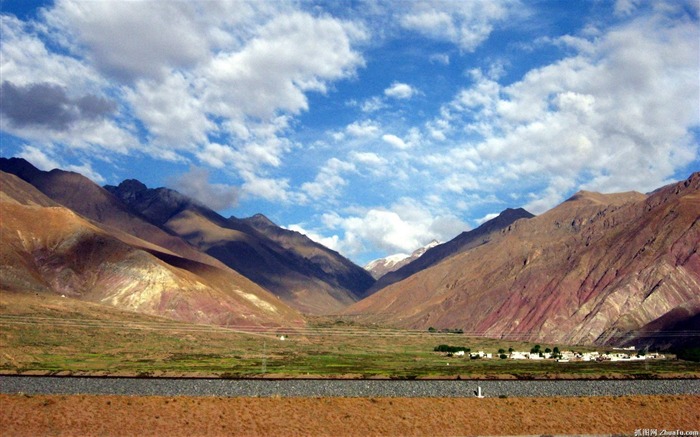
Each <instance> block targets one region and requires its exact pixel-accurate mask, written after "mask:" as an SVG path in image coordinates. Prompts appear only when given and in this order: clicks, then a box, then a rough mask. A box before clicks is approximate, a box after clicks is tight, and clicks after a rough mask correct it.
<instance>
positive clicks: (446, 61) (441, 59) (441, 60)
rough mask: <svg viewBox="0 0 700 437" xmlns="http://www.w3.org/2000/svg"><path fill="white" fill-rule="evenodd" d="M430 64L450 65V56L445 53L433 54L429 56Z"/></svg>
mask: <svg viewBox="0 0 700 437" xmlns="http://www.w3.org/2000/svg"><path fill="white" fill-rule="evenodd" d="M430 62H433V63H436V64H442V65H450V55H448V54H447V53H434V54H432V55H430Z"/></svg>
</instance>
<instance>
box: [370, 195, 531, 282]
mask: <svg viewBox="0 0 700 437" xmlns="http://www.w3.org/2000/svg"><path fill="white" fill-rule="evenodd" d="M532 217H534V216H533V215H532V214H530V213H529V212H527V211H525V210H524V209H522V208H517V209H511V208H508V209H506V210H504V211H503V212H501V213H500V214H499V215H498V216H497V217H495V218H493V219H491V220H489V221H487V222H485V223H483V224H482V225H481V226H479V227H478V228H476V229H473V230H471V231H465V232H462V233H461V234H459V235H458V236H456V237H455V238H453V239H452V240H450V241H448V242H446V243H443V244H438V245H436V246H434V247H431V248H428V250H426V251H425V253H424V254H423V255H421V256H420V257H417V258H415V259H413V260H411V261H410V262H409V263H406V264H405V265H403V266H400V267H399V268H397V269H394V270H393V271H390V272H388V273H386V274H385V275H383V276H381V277H380V278H379V279H378V280H377V282H376V283H375V284H374V285H373V286H372V288H370V289H369V290H368V291H367V295H370V294H372V293H375V292H376V291H377V290H381V289H382V288H384V287H387V286H389V285H391V284H393V283H395V282H399V281H401V280H403V279H406V278H408V277H409V276H411V275H413V274H415V273H418V272H419V271H421V270H425V269H427V268H428V267H430V266H432V265H435V264H437V263H439V262H440V261H442V260H444V259H445V258H448V257H450V256H452V255H455V254H457V253H460V252H464V251H467V250H469V249H472V248H474V247H476V246H479V245H482V244H485V243H488V242H489V241H490V240H491V238H492V237H493V236H494V235H496V234H499V233H500V232H501V231H503V230H505V229H507V228H508V227H509V226H511V225H512V224H513V223H514V222H515V221H516V220H520V219H529V218H532Z"/></svg>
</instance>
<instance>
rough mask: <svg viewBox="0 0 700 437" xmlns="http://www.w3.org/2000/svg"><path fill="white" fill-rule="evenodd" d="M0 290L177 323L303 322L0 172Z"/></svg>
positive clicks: (225, 272)
mask: <svg viewBox="0 0 700 437" xmlns="http://www.w3.org/2000/svg"><path fill="white" fill-rule="evenodd" d="M0 216H1V217H2V220H1V221H0V235H2V245H1V246H0V290H2V292H3V293H27V292H31V293H36V294H39V295H41V294H44V293H53V294H61V295H63V296H66V298H74V299H80V300H85V301H91V302H96V303H100V304H105V305H110V306H114V307H117V308H120V309H124V310H130V311H136V312H141V313H146V314H153V315H159V316H165V317H169V318H172V319H176V320H183V321H189V322H197V323H211V324H219V325H230V326H238V327H245V328H249V327H255V326H300V325H303V324H304V321H303V318H302V317H301V315H300V314H299V313H298V312H297V311H295V310H292V309H291V308H289V307H288V306H287V305H285V304H284V303H282V302H280V300H279V299H278V298H277V297H275V296H273V295H272V294H270V293H269V292H267V291H265V290H263V289H262V288H260V287H259V286H257V285H256V284H254V283H252V282H251V281H250V280H248V279H247V278H245V277H243V276H241V275H239V274H237V273H236V272H234V271H232V270H231V269H228V268H226V267H223V268H219V267H215V266H212V265H209V264H205V263H202V262H199V261H195V260H191V259H186V258H183V257H180V256H178V255H175V254H173V253H172V252H170V251H168V250H166V249H163V248H160V247H158V246H156V245H154V244H153V243H149V242H146V241H143V240H140V239H139V238H138V237H135V236H133V235H129V234H126V233H124V232H121V231H118V230H114V229H106V228H103V227H102V226H101V225H100V224H99V223H97V222H94V221H90V220H88V219H86V218H85V217H82V216H80V215H78V214H76V213H75V212H74V211H72V210H70V209H68V208H66V207H65V206H63V205H60V204H58V203H57V202H55V201H54V200H52V199H50V198H49V197H48V196H46V195H44V194H43V193H41V192H39V191H38V190H37V189H36V188H35V187H34V186H32V185H29V184H28V183H26V182H25V181H23V180H20V179H19V178H17V177H16V176H14V175H11V174H8V173H5V172H0Z"/></svg>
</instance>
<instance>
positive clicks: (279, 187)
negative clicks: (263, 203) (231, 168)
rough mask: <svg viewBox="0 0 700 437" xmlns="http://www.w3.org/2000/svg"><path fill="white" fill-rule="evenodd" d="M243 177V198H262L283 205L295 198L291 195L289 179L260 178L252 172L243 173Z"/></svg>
mask: <svg viewBox="0 0 700 437" xmlns="http://www.w3.org/2000/svg"><path fill="white" fill-rule="evenodd" d="M242 176H243V179H244V181H245V182H244V183H243V185H242V186H241V197H243V196H246V197H252V198H261V199H265V200H269V201H271V202H282V203H286V202H289V201H290V200H291V198H292V197H293V196H291V195H290V193H289V181H288V180H287V179H279V178H277V179H276V178H269V177H264V176H258V175H257V174H255V173H250V172H243V174H242Z"/></svg>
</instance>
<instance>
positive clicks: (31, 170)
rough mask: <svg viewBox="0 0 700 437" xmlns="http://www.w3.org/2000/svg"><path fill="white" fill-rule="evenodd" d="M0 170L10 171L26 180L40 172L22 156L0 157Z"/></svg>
mask: <svg viewBox="0 0 700 437" xmlns="http://www.w3.org/2000/svg"><path fill="white" fill-rule="evenodd" d="M0 170H2V171H4V172H5V173H12V174H14V175H16V176H17V177H19V178H20V179H23V180H25V181H27V182H29V180H30V179H32V178H34V177H35V176H36V175H38V174H41V170H39V169H38V168H36V167H34V166H33V165H32V164H31V163H30V162H29V161H27V160H26V159H23V158H0Z"/></svg>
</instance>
